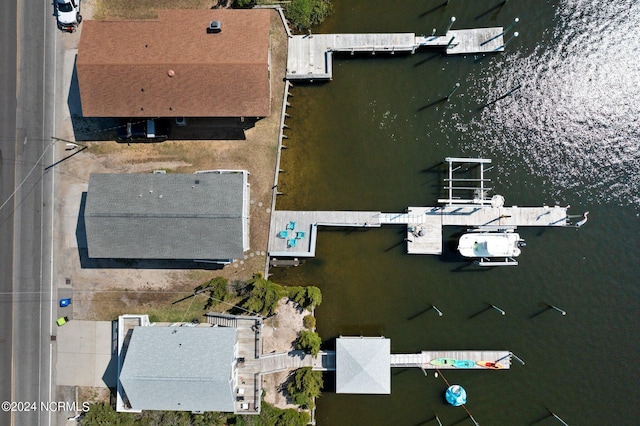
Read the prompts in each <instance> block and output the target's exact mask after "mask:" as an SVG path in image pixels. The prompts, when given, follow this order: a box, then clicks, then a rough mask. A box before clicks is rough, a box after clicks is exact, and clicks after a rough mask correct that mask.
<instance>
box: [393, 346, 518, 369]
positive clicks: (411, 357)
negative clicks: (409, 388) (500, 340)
mask: <svg viewBox="0 0 640 426" xmlns="http://www.w3.org/2000/svg"><path fill="white" fill-rule="evenodd" d="M439 358H449V359H455V360H458V361H473V362H478V361H489V362H496V361H499V362H498V364H500V365H501V366H502V369H509V368H511V352H509V351H469V350H463V351H422V352H421V353H417V354H391V359H390V362H389V363H390V365H391V367H401V368H406V367H418V368H421V369H423V370H435V369H436V368H437V369H441V370H445V369H457V370H476V369H477V370H489V369H487V368H485V367H481V366H480V365H477V364H476V365H475V366H473V367H470V368H456V367H454V366H453V365H442V366H440V365H433V364H431V363H430V361H432V360H435V359H439ZM491 370H493V369H491Z"/></svg>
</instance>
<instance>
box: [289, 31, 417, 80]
mask: <svg viewBox="0 0 640 426" xmlns="http://www.w3.org/2000/svg"><path fill="white" fill-rule="evenodd" d="M415 49H416V45H415V34H413V33H373V34H365V33H363V34H312V35H304V36H300V35H297V36H293V37H291V38H289V48H288V53H287V79H289V80H296V79H304V80H313V79H324V80H329V79H331V77H332V69H331V62H332V58H331V56H332V52H376V51H378V52H396V51H397V52H401V51H404V52H413V51H415Z"/></svg>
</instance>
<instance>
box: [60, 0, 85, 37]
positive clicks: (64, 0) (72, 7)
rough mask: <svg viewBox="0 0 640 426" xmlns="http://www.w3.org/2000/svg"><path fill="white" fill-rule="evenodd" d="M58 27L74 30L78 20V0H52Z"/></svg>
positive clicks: (80, 20)
mask: <svg viewBox="0 0 640 426" xmlns="http://www.w3.org/2000/svg"><path fill="white" fill-rule="evenodd" d="M54 3H55V5H56V17H57V19H58V28H59V29H61V30H62V31H66V32H70V33H72V32H74V31H75V30H76V28H77V27H78V25H79V24H80V22H82V15H80V0H54Z"/></svg>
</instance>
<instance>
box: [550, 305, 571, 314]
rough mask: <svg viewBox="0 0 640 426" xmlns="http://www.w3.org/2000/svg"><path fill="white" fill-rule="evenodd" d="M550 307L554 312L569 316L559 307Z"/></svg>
mask: <svg viewBox="0 0 640 426" xmlns="http://www.w3.org/2000/svg"><path fill="white" fill-rule="evenodd" d="M549 307H550V308H551V309H553V310H554V311H558V312H560V313H561V314H562V315H567V313H566V312H565V311H563V310H562V309H560V308H558V307H557V306H553V305H549Z"/></svg>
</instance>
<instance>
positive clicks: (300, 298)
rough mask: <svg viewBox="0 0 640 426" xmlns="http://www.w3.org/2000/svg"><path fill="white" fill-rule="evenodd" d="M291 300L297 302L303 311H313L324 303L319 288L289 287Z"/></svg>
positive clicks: (288, 291)
mask: <svg viewBox="0 0 640 426" xmlns="http://www.w3.org/2000/svg"><path fill="white" fill-rule="evenodd" d="M287 293H288V295H289V299H291V300H293V301H294V302H296V303H297V304H298V305H300V306H301V307H302V308H303V309H309V310H311V309H313V308H315V307H316V306H318V305H319V304H320V303H322V292H321V291H320V289H319V288H318V287H314V286H311V285H310V286H306V287H300V286H296V287H287Z"/></svg>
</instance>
